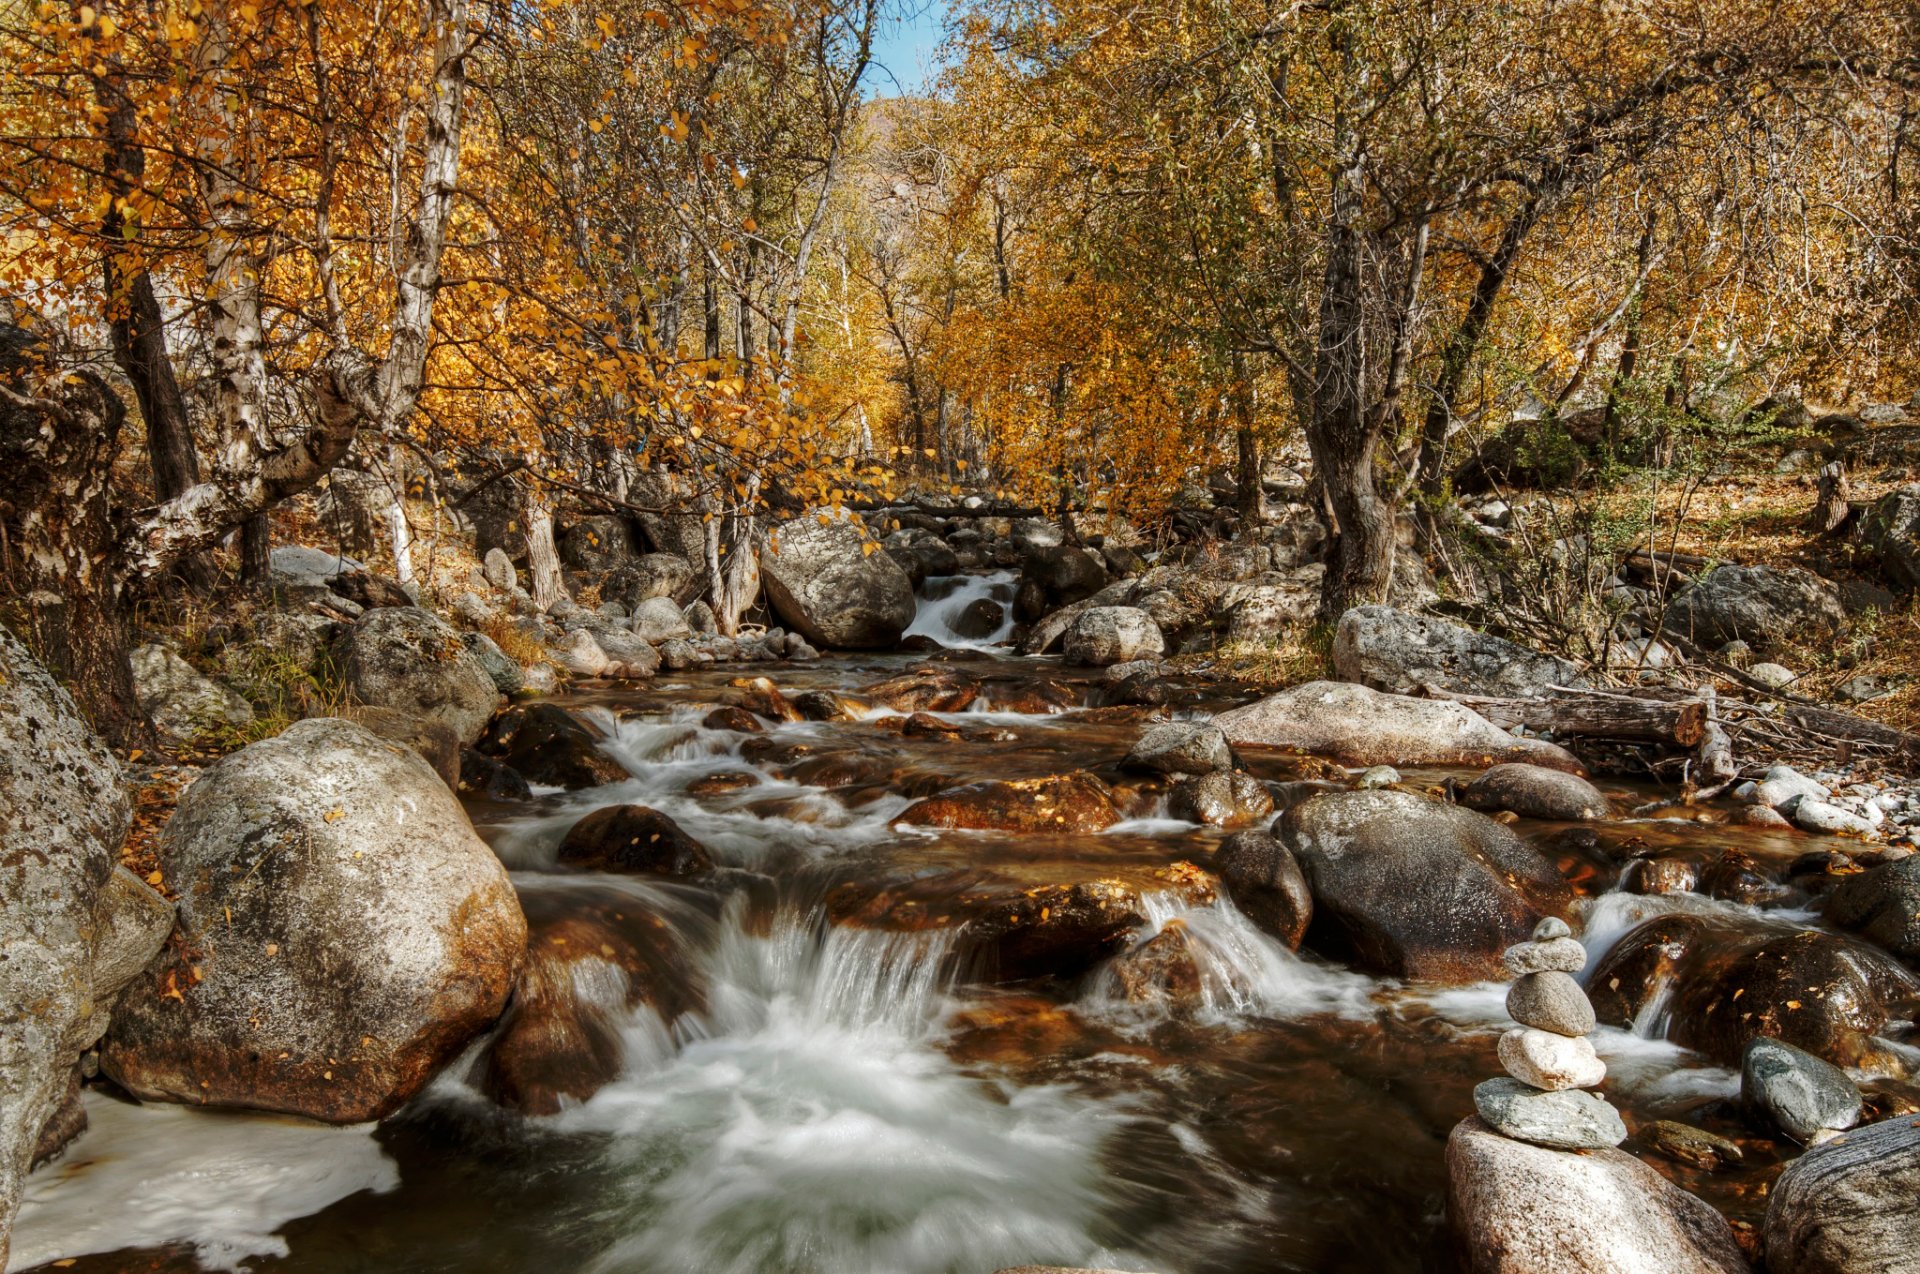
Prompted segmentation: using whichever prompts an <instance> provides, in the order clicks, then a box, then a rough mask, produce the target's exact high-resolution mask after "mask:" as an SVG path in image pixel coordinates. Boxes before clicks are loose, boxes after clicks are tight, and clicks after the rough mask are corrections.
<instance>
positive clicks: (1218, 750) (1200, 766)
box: [1121, 721, 1233, 774]
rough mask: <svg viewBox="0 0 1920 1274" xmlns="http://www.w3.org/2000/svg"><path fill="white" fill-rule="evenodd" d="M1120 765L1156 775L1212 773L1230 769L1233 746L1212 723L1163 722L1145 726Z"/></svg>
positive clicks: (1223, 733) (1231, 766)
mask: <svg viewBox="0 0 1920 1274" xmlns="http://www.w3.org/2000/svg"><path fill="white" fill-rule="evenodd" d="M1121 764H1123V765H1125V766H1126V767H1127V768H1128V769H1130V770H1145V771H1147V772H1149V773H1155V774H1211V773H1213V772H1214V771H1215V770H1230V769H1232V768H1233V747H1232V745H1231V744H1229V743H1228V742H1227V736H1226V734H1225V732H1224V731H1222V730H1221V729H1220V727H1219V726H1217V725H1215V724H1213V722H1211V721H1165V722H1162V723H1160V724H1159V725H1153V726H1148V727H1147V729H1146V730H1145V732H1143V733H1142V734H1141V735H1140V738H1139V740H1138V741H1137V742H1135V743H1134V745H1133V747H1132V749H1131V750H1130V751H1129V752H1128V753H1127V755H1126V759H1125V760H1124V761H1122V762H1121Z"/></svg>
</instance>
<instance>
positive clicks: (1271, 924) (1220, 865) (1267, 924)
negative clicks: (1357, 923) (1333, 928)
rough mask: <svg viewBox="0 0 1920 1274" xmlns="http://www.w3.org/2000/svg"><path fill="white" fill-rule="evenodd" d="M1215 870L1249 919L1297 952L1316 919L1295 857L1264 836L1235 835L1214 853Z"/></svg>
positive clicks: (1273, 840)
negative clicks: (1309, 925)
mask: <svg viewBox="0 0 1920 1274" xmlns="http://www.w3.org/2000/svg"><path fill="white" fill-rule="evenodd" d="M1213 869H1214V871H1215V872H1216V873H1217V874H1218V875H1219V877H1220V883H1221V884H1223V885H1225V886H1226V889H1227V896H1228V897H1229V898H1231V899H1233V905H1234V906H1236V907H1238V908H1239V909H1240V910H1241V911H1242V912H1243V913H1245V915H1246V917H1247V919H1249V920H1251V921H1253V923H1255V924H1256V925H1259V926H1260V927H1261V928H1262V929H1264V930H1266V931H1267V932H1268V933H1270V934H1272V935H1273V936H1274V937H1276V938H1278V939H1279V940H1280V941H1281V942H1282V943H1284V944H1286V947H1287V949H1288V950H1289V951H1298V950H1299V949H1300V944H1301V943H1302V942H1304V941H1305V940H1306V936H1307V926H1308V923H1309V922H1310V921H1311V920H1312V919H1313V894H1312V892H1311V891H1310V890H1309V889H1308V887H1307V878H1306V876H1305V874H1304V873H1302V872H1301V870H1300V864H1299V863H1298V862H1297V861H1296V860H1295V859H1294V856H1293V852H1292V851H1291V850H1289V849H1288V848H1287V847H1286V846H1285V845H1283V844H1281V843H1280V842H1279V840H1277V839H1275V838H1274V837H1273V836H1271V835H1269V834H1268V833H1266V832H1236V833H1234V834H1233V835H1232V836H1229V837H1227V839H1226V840H1224V841H1222V842H1221V843H1220V848H1219V849H1218V850H1216V851H1215V852H1214V856H1213Z"/></svg>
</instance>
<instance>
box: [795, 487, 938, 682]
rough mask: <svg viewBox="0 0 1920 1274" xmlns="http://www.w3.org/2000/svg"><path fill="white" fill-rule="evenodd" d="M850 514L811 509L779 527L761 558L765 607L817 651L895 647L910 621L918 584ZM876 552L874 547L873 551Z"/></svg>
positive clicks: (911, 620)
mask: <svg viewBox="0 0 1920 1274" xmlns="http://www.w3.org/2000/svg"><path fill="white" fill-rule="evenodd" d="M870 546H874V544H873V541H871V540H869V539H867V538H866V537H865V535H864V534H863V531H862V527H861V524H860V521H859V519H858V518H856V517H854V516H852V515H851V514H849V515H846V516H842V517H835V516H833V515H832V514H829V513H824V512H819V511H809V512H808V513H807V514H805V515H804V516H802V517H798V518H795V519H794V520H793V521H791V522H785V523H782V524H781V525H780V526H779V527H777V528H775V530H774V532H773V533H772V534H771V535H770V536H769V537H768V540H767V545H766V547H765V548H764V549H762V550H761V553H760V571H761V579H762V581H763V583H764V584H765V586H766V592H767V601H768V602H769V604H771V606H772V607H773V609H774V611H775V612H776V613H777V614H778V615H779V616H780V618H781V620H782V621H784V622H785V623H786V624H788V625H789V626H790V627H792V628H793V629H795V630H796V631H798V632H799V633H800V634H801V635H802V636H804V637H805V638H806V639H807V640H808V641H810V642H812V643H813V644H814V645H816V646H821V647H825V648H827V649H830V650H868V649H875V648H885V647H890V646H892V645H893V644H894V643H895V642H897V641H899V640H900V634H901V633H903V632H905V631H906V629H907V626H908V625H909V624H911V623H912V622H913V615H914V609H915V603H914V597H913V584H912V582H911V581H909V580H908V579H907V576H906V573H905V572H904V571H902V570H901V569H900V568H899V566H898V565H896V564H895V563H894V560H893V559H892V558H891V557H888V556H887V555H886V554H885V553H881V552H868V551H867V550H868V548H869V547H870ZM874 547H877V546H874Z"/></svg>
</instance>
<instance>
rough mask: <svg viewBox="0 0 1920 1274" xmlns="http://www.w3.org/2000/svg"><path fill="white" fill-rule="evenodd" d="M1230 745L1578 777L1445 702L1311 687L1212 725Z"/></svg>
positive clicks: (1349, 759) (1557, 754)
mask: <svg viewBox="0 0 1920 1274" xmlns="http://www.w3.org/2000/svg"><path fill="white" fill-rule="evenodd" d="M1214 723H1215V724H1216V725H1218V726H1219V727H1220V728H1221V729H1222V730H1223V731H1225V732H1226V736H1227V739H1228V741H1229V742H1231V743H1233V744H1235V745H1236V746H1238V745H1249V746H1256V747H1270V748H1286V749H1291V750H1293V751H1297V752H1310V753H1313V754H1314V755H1316V756H1326V757H1331V758H1333V759H1334V760H1336V761H1339V762H1341V763H1342V764H1344V765H1362V766H1366V765H1489V764H1492V763H1493V762H1495V761H1532V762H1535V763H1537V764H1540V765H1546V766H1550V767H1552V768H1554V769H1557V770H1567V771H1571V772H1576V773H1577V772H1578V771H1579V770H1580V763H1579V761H1577V760H1575V759H1574V757H1573V755H1572V754H1571V753H1569V752H1567V751H1566V750H1565V749H1563V748H1560V747H1556V746H1555V745H1553V744H1551V743H1545V742H1542V741H1540V740H1538V739H1521V738H1517V737H1515V736H1514V735H1511V734H1508V733H1507V732H1506V731H1505V730H1502V729H1501V728H1500V727H1499V726H1496V725H1494V724H1493V723H1492V722H1491V721H1489V720H1487V719H1486V718H1485V717H1483V716H1481V715H1480V714H1479V713H1477V712H1475V711H1474V710H1473V709H1471V708H1469V707H1467V706H1466V705H1465V704H1459V703H1453V702H1451V701H1449V700H1444V699H1413V698H1409V697H1407V696H1405V695H1392V694H1383V693H1381V692H1380V691H1378V690H1370V689H1368V688H1367V687H1365V686H1355V685H1349V684H1346V683H1344V682H1337V681H1310V682H1307V683H1306V684H1304V685H1299V686H1295V687H1293V688H1292V689H1290V690H1283V691H1281V692H1280V693H1279V694H1275V695H1269V696H1267V697H1266V698H1264V699H1261V700H1259V701H1258V702H1255V703H1250V704H1248V705H1247V706H1245V707H1243V708H1235V709H1233V710H1232V711H1230V712H1223V713H1221V714H1220V715H1218V716H1216V717H1215V718H1214Z"/></svg>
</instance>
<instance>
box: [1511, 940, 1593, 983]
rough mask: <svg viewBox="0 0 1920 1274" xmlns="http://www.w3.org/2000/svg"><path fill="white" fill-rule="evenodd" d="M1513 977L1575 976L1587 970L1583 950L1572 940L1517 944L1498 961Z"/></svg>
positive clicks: (1584, 951)
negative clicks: (1544, 974)
mask: <svg viewBox="0 0 1920 1274" xmlns="http://www.w3.org/2000/svg"><path fill="white" fill-rule="evenodd" d="M1500 959H1501V963H1503V964H1505V965H1506V966H1507V971H1508V972H1510V973H1512V974H1514V975H1515V976H1524V975H1526V974H1529V973H1578V972H1580V970H1582V969H1584V968H1586V967H1587V949H1586V948H1585V947H1583V946H1581V945H1580V943H1579V941H1578V940H1577V939H1574V938H1564V937H1562V938H1548V939H1547V940H1546V941H1544V942H1517V943H1515V944H1514V945H1513V946H1510V947H1508V948H1507V949H1506V952H1505V953H1504V954H1503V955H1502V956H1501V957H1500Z"/></svg>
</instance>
